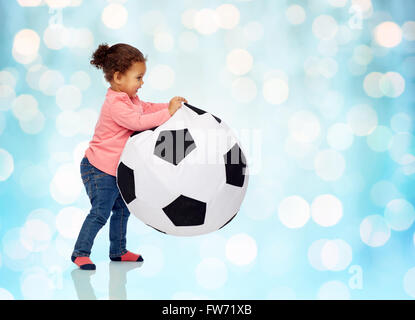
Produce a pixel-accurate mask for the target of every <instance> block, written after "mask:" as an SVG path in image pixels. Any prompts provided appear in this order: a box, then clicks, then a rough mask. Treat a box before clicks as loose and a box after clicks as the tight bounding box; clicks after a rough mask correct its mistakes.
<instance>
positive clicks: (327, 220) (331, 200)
mask: <svg viewBox="0 0 415 320" xmlns="http://www.w3.org/2000/svg"><path fill="white" fill-rule="evenodd" d="M342 216H343V205H342V203H341V201H340V200H339V199H338V198H337V197H335V196H333V195H331V194H322V195H319V196H317V197H316V198H315V199H314V200H313V202H312V203H311V217H312V218H313V220H314V221H315V222H316V223H317V224H319V225H320V226H322V227H331V226H334V225H335V224H337V223H338V222H339V221H340V219H341V218H342Z"/></svg>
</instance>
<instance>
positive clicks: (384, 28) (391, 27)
mask: <svg viewBox="0 0 415 320" xmlns="http://www.w3.org/2000/svg"><path fill="white" fill-rule="evenodd" d="M373 36H374V38H375V40H376V42H377V43H378V44H379V45H381V46H383V47H386V48H393V47H396V46H397V45H398V44H400V43H401V41H402V29H401V28H400V27H399V26H398V25H397V24H396V23H395V22H392V21H385V22H382V23H380V24H379V25H377V26H376V28H375V29H374V31H373Z"/></svg>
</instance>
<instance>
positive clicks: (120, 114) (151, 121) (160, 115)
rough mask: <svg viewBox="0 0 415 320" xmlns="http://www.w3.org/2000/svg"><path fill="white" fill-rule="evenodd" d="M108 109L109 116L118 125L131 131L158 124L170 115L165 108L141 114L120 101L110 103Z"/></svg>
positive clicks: (145, 128)
mask: <svg viewBox="0 0 415 320" xmlns="http://www.w3.org/2000/svg"><path fill="white" fill-rule="evenodd" d="M109 110H110V115H111V118H112V119H113V120H114V121H115V122H116V123H117V124H118V125H120V126H121V127H124V128H127V129H129V130H133V131H140V130H147V129H150V128H153V127H156V126H159V125H161V124H163V123H164V122H166V121H167V120H168V119H170V117H171V116H170V112H169V111H168V110H167V108H166V109H161V110H160V111H156V112H153V113H148V114H142V113H140V112H138V111H136V110H134V109H132V108H130V107H129V106H128V105H126V104H125V103H122V102H117V103H114V104H112V105H111V106H110V108H109Z"/></svg>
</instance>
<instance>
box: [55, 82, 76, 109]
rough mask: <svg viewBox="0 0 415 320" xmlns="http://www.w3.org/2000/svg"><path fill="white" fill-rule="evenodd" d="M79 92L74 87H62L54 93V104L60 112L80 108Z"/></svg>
mask: <svg viewBox="0 0 415 320" xmlns="http://www.w3.org/2000/svg"><path fill="white" fill-rule="evenodd" d="M81 102H82V93H81V90H80V89H79V88H78V87H76V86H74V85H64V86H62V87H60V88H59V89H58V91H57V92H56V104H57V105H58V106H59V108H60V109H61V110H75V109H78V108H79V107H80V106H81Z"/></svg>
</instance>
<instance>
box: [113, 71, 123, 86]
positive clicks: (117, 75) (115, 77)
mask: <svg viewBox="0 0 415 320" xmlns="http://www.w3.org/2000/svg"><path fill="white" fill-rule="evenodd" d="M112 79H113V80H114V82H115V83H116V84H120V82H121V73H120V72H119V71H115V72H114V74H113V76H112Z"/></svg>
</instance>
